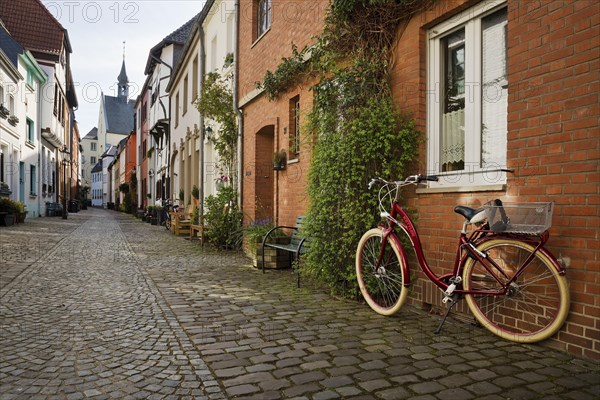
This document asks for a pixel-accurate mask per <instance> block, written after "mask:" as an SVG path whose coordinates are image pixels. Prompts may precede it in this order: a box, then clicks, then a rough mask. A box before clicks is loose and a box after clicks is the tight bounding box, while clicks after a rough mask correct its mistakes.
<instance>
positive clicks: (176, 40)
mask: <svg viewBox="0 0 600 400" xmlns="http://www.w3.org/2000/svg"><path fill="white" fill-rule="evenodd" d="M199 16H200V13H198V14H196V15H195V16H194V17H193V18H192V19H190V20H189V21H188V22H186V23H185V24H183V25H182V26H180V27H179V28H177V29H176V30H174V31H173V32H171V33H170V34H168V35H167V36H165V38H164V39H163V40H161V41H160V42H159V43H158V44H157V45H156V46H154V47H153V48H151V49H150V53H149V54H148V61H147V62H146V69H145V70H144V73H145V74H146V75H150V74H151V73H152V69H153V68H154V65H155V64H156V60H154V59H153V58H152V57H153V56H154V57H160V53H161V52H162V49H163V48H164V47H166V46H168V45H170V44H175V45H177V46H176V47H179V49H175V51H174V52H173V64H176V60H178V59H179V53H180V52H181V46H183V44H184V43H185V41H186V39H187V37H188V36H189V34H190V32H191V31H192V28H193V27H194V25H195V24H196V22H197V20H198V18H199Z"/></svg>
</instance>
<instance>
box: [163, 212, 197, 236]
mask: <svg viewBox="0 0 600 400" xmlns="http://www.w3.org/2000/svg"><path fill="white" fill-rule="evenodd" d="M188 208H189V207H188ZM169 214H170V215H171V232H172V233H173V234H174V235H175V236H182V235H183V236H185V235H189V234H190V225H191V224H192V220H191V215H192V213H191V212H189V210H188V211H187V212H184V213H182V212H173V211H172V212H170V213H169Z"/></svg>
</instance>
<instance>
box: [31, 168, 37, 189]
mask: <svg viewBox="0 0 600 400" xmlns="http://www.w3.org/2000/svg"><path fill="white" fill-rule="evenodd" d="M29 177H30V179H29V193H30V194H32V195H36V194H37V179H36V178H37V177H36V172H35V165H33V164H32V165H30V166H29Z"/></svg>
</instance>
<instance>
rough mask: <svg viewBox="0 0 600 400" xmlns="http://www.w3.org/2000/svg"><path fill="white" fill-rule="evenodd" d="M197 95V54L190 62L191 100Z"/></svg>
mask: <svg viewBox="0 0 600 400" xmlns="http://www.w3.org/2000/svg"><path fill="white" fill-rule="evenodd" d="M197 97H198V56H196V58H194V62H193V64H192V101H195V100H196V98H197Z"/></svg>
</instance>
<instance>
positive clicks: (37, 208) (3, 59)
mask: <svg viewBox="0 0 600 400" xmlns="http://www.w3.org/2000/svg"><path fill="white" fill-rule="evenodd" d="M0 29H2V32H1V35H2V43H3V45H5V46H4V48H3V49H0V103H2V105H1V107H2V108H1V109H0V158H1V167H0V181H1V182H3V183H4V185H5V186H4V190H5V191H7V193H5V195H8V197H10V198H11V199H12V200H15V201H20V202H22V203H24V205H25V207H26V210H27V212H28V214H29V216H30V217H37V216H39V215H40V213H41V212H42V213H43V207H42V206H41V198H42V183H41V180H40V177H41V175H42V172H43V171H40V164H41V162H40V158H41V155H42V146H41V134H40V128H39V127H40V115H41V87H42V85H43V84H44V83H45V82H46V81H47V79H48V77H47V75H46V74H45V72H44V71H43V70H42V69H41V67H40V65H39V64H38V63H37V61H36V60H35V58H34V57H33V55H32V54H31V53H30V52H29V51H27V50H25V49H24V48H23V47H21V45H20V44H18V43H17V42H16V41H15V40H14V39H13V38H12V37H10V35H8V33H7V32H6V31H5V30H4V28H3V27H0ZM8 192H10V194H8Z"/></svg>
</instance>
